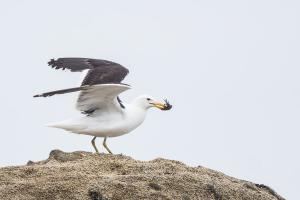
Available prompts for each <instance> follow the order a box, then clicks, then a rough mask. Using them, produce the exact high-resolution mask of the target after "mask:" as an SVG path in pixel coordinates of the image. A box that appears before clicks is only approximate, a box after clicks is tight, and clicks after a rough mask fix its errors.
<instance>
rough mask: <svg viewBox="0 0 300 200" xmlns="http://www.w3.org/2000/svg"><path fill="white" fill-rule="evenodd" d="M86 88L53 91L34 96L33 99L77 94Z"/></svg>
mask: <svg viewBox="0 0 300 200" xmlns="http://www.w3.org/2000/svg"><path fill="white" fill-rule="evenodd" d="M86 87H87V86H81V87H74V88H68V89H62V90H55V91H51V92H45V93H42V94H37V95H34V96H33V97H51V96H53V95H55V94H65V93H70V92H78V91H81V90H84V89H85V88H86Z"/></svg>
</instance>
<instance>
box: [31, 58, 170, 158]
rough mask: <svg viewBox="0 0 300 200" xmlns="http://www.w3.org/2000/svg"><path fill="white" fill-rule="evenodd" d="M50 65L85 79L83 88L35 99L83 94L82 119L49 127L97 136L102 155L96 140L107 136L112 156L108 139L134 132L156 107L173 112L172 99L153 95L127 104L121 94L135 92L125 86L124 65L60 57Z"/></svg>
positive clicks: (80, 100)
mask: <svg viewBox="0 0 300 200" xmlns="http://www.w3.org/2000/svg"><path fill="white" fill-rule="evenodd" d="M48 65H49V66H51V67H52V68H54V69H62V70H65V69H68V70H70V71H71V72H82V73H83V80H82V81H81V85H80V86H79V87H73V88H68V89H62V90H56V91H51V92H46V93H42V94H38V95H35V96H34V97H50V96H53V95H57V94H66V93H71V92H79V94H78V98H77V102H76V109H77V110H79V111H80V112H81V115H80V116H79V117H75V118H71V119H67V120H63V121H61V122H56V123H52V124H49V125H48V126H49V127H54V128H60V129H64V130H66V131H68V132H72V133H77V134H84V135H90V136H93V139H92V141H91V143H92V145H93V147H94V149H95V151H96V153H98V154H99V151H98V149H97V146H96V145H95V140H96V138H97V137H103V138H104V140H103V146H104V148H105V149H106V150H107V151H108V153H110V154H112V151H111V150H110V149H109V148H108V146H107V144H106V140H107V138H108V137H117V136H121V135H124V134H126V133H129V132H131V131H132V130H134V129H135V128H137V127H138V126H139V125H141V124H142V123H143V121H144V120H145V117H146V114H147V110H148V109H149V108H152V107H156V108H158V109H160V110H170V109H171V108H172V105H171V104H170V103H169V102H168V100H164V102H160V101H157V100H155V99H154V98H153V97H151V96H149V95H140V96H138V97H136V98H135V99H134V100H133V101H132V102H131V103H124V102H123V101H122V100H121V99H120V98H119V95H120V94H121V93H122V92H124V91H126V90H128V89H131V86H130V85H128V84H124V83H122V81H123V79H124V78H125V77H126V76H127V74H128V73H129V70H128V69H126V68H125V67H123V66H122V65H120V64H118V63H115V62H112V61H108V60H100V59H91V58H58V59H57V60H55V59H51V60H50V61H49V62H48Z"/></svg>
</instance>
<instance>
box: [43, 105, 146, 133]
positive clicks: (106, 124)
mask: <svg viewBox="0 0 300 200" xmlns="http://www.w3.org/2000/svg"><path fill="white" fill-rule="evenodd" d="M124 106H125V108H124V109H122V110H121V112H117V113H102V114H103V115H102V114H100V113H95V114H93V115H92V116H80V117H78V118H74V119H69V120H65V121H62V122H58V123H54V124H50V125H48V126H50V127H55V128H61V129H64V130H66V131H70V132H73V133H78V134H85V135H92V136H97V137H117V136H121V135H124V134H126V133H129V132H131V131H132V130H134V129H135V128H137V127H138V126H139V125H140V124H141V123H142V122H143V121H144V120H145V117H146V113H147V110H146V109H143V108H141V107H139V106H137V105H135V104H134V103H133V104H124ZM99 112H101V111H99ZM99 114H100V115H99Z"/></svg>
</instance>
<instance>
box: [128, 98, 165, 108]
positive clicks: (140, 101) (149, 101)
mask: <svg viewBox="0 0 300 200" xmlns="http://www.w3.org/2000/svg"><path fill="white" fill-rule="evenodd" d="M133 104H134V105H136V106H138V107H140V108H143V109H145V110H147V109H149V108H153V107H156V108H159V109H161V110H165V109H166V104H164V103H162V102H159V101H157V100H155V99H154V98H153V97H151V96H149V95H141V96H138V97H137V98H135V99H134V100H133Z"/></svg>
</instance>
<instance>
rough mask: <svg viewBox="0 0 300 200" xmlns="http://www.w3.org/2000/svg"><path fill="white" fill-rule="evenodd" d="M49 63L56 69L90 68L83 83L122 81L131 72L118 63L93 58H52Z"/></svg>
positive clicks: (81, 69) (78, 70)
mask: <svg viewBox="0 0 300 200" xmlns="http://www.w3.org/2000/svg"><path fill="white" fill-rule="evenodd" d="M48 65H49V66H51V67H52V68H55V69H63V70H65V69H69V70H71V71H72V72H80V71H83V70H85V69H89V71H88V73H87V75H86V77H85V78H84V80H83V82H82V84H81V85H96V84H104V83H121V81H122V80H123V79H124V78H125V77H126V75H127V74H128V72H129V71H128V69H126V68H125V67H123V66H122V65H120V64H118V63H114V62H111V61H107V60H99V59H91V58H59V59H57V60H54V59H51V60H50V61H49V62H48Z"/></svg>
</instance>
